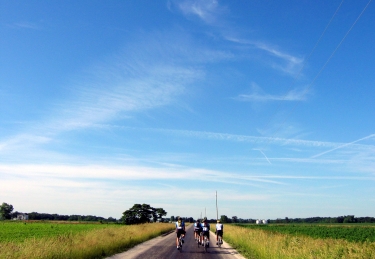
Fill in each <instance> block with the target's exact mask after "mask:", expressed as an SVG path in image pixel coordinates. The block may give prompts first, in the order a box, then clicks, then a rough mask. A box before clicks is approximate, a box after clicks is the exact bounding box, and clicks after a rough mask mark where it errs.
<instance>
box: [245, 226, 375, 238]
mask: <svg viewBox="0 0 375 259" xmlns="http://www.w3.org/2000/svg"><path fill="white" fill-rule="evenodd" d="M238 226H241V227H245V228H251V229H261V230H264V231H269V232H274V233H283V234H290V235H304V236H309V237H312V238H324V239H326V238H332V239H344V240H347V241H350V242H366V241H368V242H375V225H373V224H372V225H371V224H363V225H362V224H345V225H343V224H322V225H320V224H319V225H318V224H269V225H254V224H238Z"/></svg>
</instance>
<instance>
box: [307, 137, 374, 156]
mask: <svg viewBox="0 0 375 259" xmlns="http://www.w3.org/2000/svg"><path fill="white" fill-rule="evenodd" d="M374 137H375V134H371V135H368V136H366V137H364V138H360V139H357V140H355V141H353V142H350V143H345V144H342V145H339V146H338V147H335V148H332V149H330V150H327V151H324V152H322V153H319V154H317V155H314V156H312V157H311V158H317V157H320V156H322V155H325V154H328V153H330V152H333V151H335V150H337V149H341V148H344V147H347V146H350V145H353V144H355V143H357V142H360V141H363V140H366V139H371V138H374Z"/></svg>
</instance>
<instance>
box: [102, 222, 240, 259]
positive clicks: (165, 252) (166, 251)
mask: <svg viewBox="0 0 375 259" xmlns="http://www.w3.org/2000/svg"><path fill="white" fill-rule="evenodd" d="M186 232H187V233H186V237H185V243H184V245H183V247H182V252H180V251H179V250H177V248H176V234H175V233H174V232H173V233H171V234H169V235H166V236H160V237H157V238H154V239H152V240H149V241H147V242H144V243H142V244H140V245H138V246H136V247H134V248H132V249H130V250H128V251H126V252H124V253H121V254H116V255H114V256H111V257H108V258H107V259H135V258H137V259H150V258H152V259H169V258H170V259H180V258H189V259H214V258H215V259H218V258H219V259H245V258H244V257H242V256H241V255H240V254H238V253H237V252H236V250H234V249H233V248H232V247H230V246H229V245H228V244H227V243H226V242H224V244H223V245H222V246H221V248H218V247H217V245H216V237H215V235H214V233H211V234H210V239H211V242H210V247H209V248H208V251H207V253H205V252H204V249H203V247H201V246H200V247H198V245H197V243H196V242H195V240H194V230H193V224H191V225H189V226H188V227H187V229H186Z"/></svg>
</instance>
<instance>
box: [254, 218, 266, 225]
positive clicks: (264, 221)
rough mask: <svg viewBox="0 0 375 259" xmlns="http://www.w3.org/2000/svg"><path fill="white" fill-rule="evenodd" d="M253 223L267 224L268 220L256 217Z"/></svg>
mask: <svg viewBox="0 0 375 259" xmlns="http://www.w3.org/2000/svg"><path fill="white" fill-rule="evenodd" d="M255 223H256V224H258V225H259V224H268V221H267V220H265V219H257V220H256V221H255Z"/></svg>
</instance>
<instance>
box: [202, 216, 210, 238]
mask: <svg viewBox="0 0 375 259" xmlns="http://www.w3.org/2000/svg"><path fill="white" fill-rule="evenodd" d="M202 233H203V235H202V239H201V244H203V240H204V236H206V237H207V239H208V240H210V224H209V223H208V221H207V218H206V217H204V219H203V222H202Z"/></svg>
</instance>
